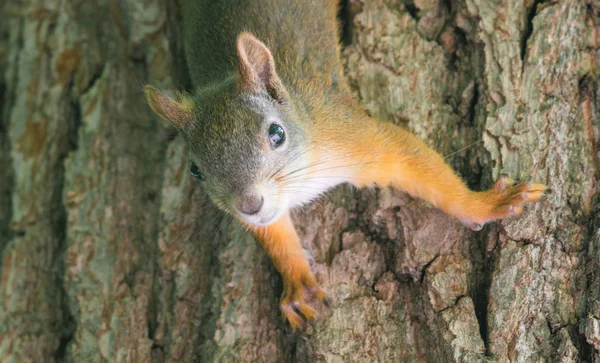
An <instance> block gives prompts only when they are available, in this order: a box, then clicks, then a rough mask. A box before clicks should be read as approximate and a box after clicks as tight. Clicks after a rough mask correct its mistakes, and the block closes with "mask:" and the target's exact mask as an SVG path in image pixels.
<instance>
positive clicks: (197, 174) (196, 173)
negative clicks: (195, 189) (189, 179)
mask: <svg viewBox="0 0 600 363" xmlns="http://www.w3.org/2000/svg"><path fill="white" fill-rule="evenodd" d="M190 174H192V176H193V177H194V178H198V179H200V180H204V174H202V172H201V171H200V169H199V168H198V166H196V164H192V166H190Z"/></svg>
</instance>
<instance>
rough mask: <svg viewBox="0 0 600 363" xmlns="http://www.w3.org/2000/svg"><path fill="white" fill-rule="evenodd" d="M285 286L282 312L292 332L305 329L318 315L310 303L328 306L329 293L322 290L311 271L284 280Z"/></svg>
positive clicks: (282, 297)
mask: <svg viewBox="0 0 600 363" xmlns="http://www.w3.org/2000/svg"><path fill="white" fill-rule="evenodd" d="M283 284H284V288H283V295H282V296H281V303H280V306H281V312H282V313H283V318H284V319H285V320H287V321H288V322H289V324H290V327H291V328H292V330H296V329H297V328H304V327H305V326H306V323H307V322H309V321H311V320H313V319H314V318H316V317H317V315H318V313H317V311H316V310H315V309H314V308H313V307H311V306H310V303H314V302H318V303H321V304H325V305H328V300H327V293H325V291H324V290H323V289H321V287H320V286H319V284H318V283H317V282H316V281H315V279H314V277H313V276H312V273H311V272H310V271H307V272H305V273H303V274H301V275H299V276H298V277H297V278H288V279H286V278H284V282H283Z"/></svg>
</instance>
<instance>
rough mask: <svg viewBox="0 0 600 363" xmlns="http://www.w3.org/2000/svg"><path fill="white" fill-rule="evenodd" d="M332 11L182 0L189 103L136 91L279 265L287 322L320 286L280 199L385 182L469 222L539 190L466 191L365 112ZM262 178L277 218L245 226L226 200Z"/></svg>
mask: <svg viewBox="0 0 600 363" xmlns="http://www.w3.org/2000/svg"><path fill="white" fill-rule="evenodd" d="M336 11H337V2H336V1H333V0H327V1H323V0H306V1H305V0H303V1H293V2H287V1H283V0H252V1H248V0H226V1H213V0H210V1H209V0H184V12H183V14H184V35H185V40H186V55H187V59H188V66H189V68H190V72H191V75H192V80H193V83H194V85H195V86H196V87H197V89H196V92H195V95H194V103H193V107H190V102H188V101H181V100H173V99H171V98H169V97H166V96H163V95H161V94H160V93H158V91H156V90H155V89H153V88H147V89H146V95H147V98H148V102H149V103H150V105H151V106H152V108H153V109H154V110H155V112H157V113H158V114H159V115H160V116H161V117H163V118H166V119H168V120H170V121H171V122H172V123H173V124H174V125H175V126H176V127H178V128H179V129H180V130H181V132H182V134H183V135H184V137H185V138H186V140H187V142H188V143H189V145H190V158H191V159H192V160H193V161H194V162H195V163H196V164H198V166H199V167H201V168H202V169H203V170H205V171H206V173H205V175H206V181H205V183H204V185H205V190H206V191H207V192H208V194H209V195H210V196H211V198H212V199H213V201H214V202H215V204H217V205H218V206H219V207H220V208H222V209H224V210H226V211H228V212H230V213H232V214H233V215H234V216H236V217H238V218H239V219H240V220H242V223H244V224H245V225H246V226H247V227H248V228H249V229H250V230H251V231H252V232H253V233H254V235H255V237H256V239H257V240H258V241H259V242H260V244H261V245H262V246H263V248H264V249H265V251H266V253H267V254H268V255H269V257H270V258H271V260H272V261H273V264H274V265H275V267H276V268H277V270H278V271H279V272H280V273H281V275H282V277H283V282H284V293H283V296H282V299H281V310H282V312H283V315H284V317H285V318H286V320H287V321H288V322H289V323H290V325H291V326H292V327H293V328H297V327H300V326H302V325H304V323H305V322H306V321H307V320H310V319H312V318H314V317H315V316H316V311H315V309H313V307H311V306H310V304H309V303H308V301H309V300H310V298H311V297H314V298H316V299H317V300H324V299H325V293H324V292H323V290H322V289H321V288H320V287H319V285H318V284H317V282H316V281H315V278H314V276H313V275H312V272H311V271H310V267H309V264H308V261H307V257H306V255H305V253H304V251H303V250H302V248H301V245H300V242H299V239H298V236H297V235H296V231H295V229H294V226H293V224H292V222H291V219H290V217H289V214H288V211H287V209H284V210H279V209H278V208H279V207H280V205H283V206H284V208H288V207H293V206H295V205H297V204H301V203H306V202H309V201H310V200H311V199H312V198H313V197H315V196H316V195H317V194H319V193H321V192H322V191H323V190H326V189H327V188H329V187H332V186H333V185H335V184H338V183H342V182H350V183H352V184H354V185H356V186H358V187H363V186H374V185H377V186H382V187H384V186H393V187H395V188H398V189H401V190H405V191H406V192H408V193H409V194H411V195H413V196H415V197H418V198H422V199H424V200H427V201H429V202H430V203H432V204H433V205H435V206H436V207H438V208H440V209H442V210H443V211H445V212H446V213H448V214H450V215H453V216H455V217H456V218H458V219H459V220H461V221H462V222H463V223H465V224H466V225H468V226H470V227H471V228H473V229H478V228H481V226H482V225H483V224H484V223H486V222H489V221H493V220H496V219H500V218H504V217H508V216H513V215H517V214H519V213H520V212H521V211H522V210H523V207H522V206H523V204H525V203H527V202H533V201H537V200H538V199H540V198H541V197H542V195H543V192H544V190H545V189H546V187H545V186H544V185H541V184H530V183H519V184H516V185H514V182H513V181H512V180H510V179H508V178H502V179H500V180H499V181H498V182H497V183H496V185H495V186H494V187H493V188H492V189H490V190H488V191H484V192H476V191H471V190H469V189H468V188H467V186H466V185H465V184H464V182H463V181H462V180H461V179H460V178H459V177H458V176H457V175H456V174H455V173H454V172H453V171H452V169H451V168H450V167H449V166H448V165H447V164H446V162H445V161H444V159H443V158H442V157H441V156H440V155H439V154H438V153H436V152H435V151H433V150H432V149H431V148H429V147H428V146H427V145H426V144H425V143H424V142H423V141H421V140H419V139H418V138H417V137H415V136H414V135H412V134H410V133H409V132H407V131H406V130H403V129H401V128H399V127H396V126H394V125H392V124H389V123H384V122H381V121H379V120H376V119H374V118H370V117H368V116H367V115H366V114H365V113H364V112H363V111H362V110H360V109H359V108H358V107H357V106H356V104H355V102H354V101H353V100H352V99H351V98H350V96H349V92H348V90H349V87H348V85H347V83H346V81H345V79H344V77H343V74H342V66H341V61H340V59H339V45H338V39H337V31H338V29H337V21H336ZM259 39H260V40H259ZM263 42H264V43H263ZM265 43H266V44H265ZM184 100H187V99H184ZM273 119H275V120H277V122H279V123H280V124H281V125H284V126H285V127H286V131H287V134H286V135H288V139H289V140H288V141H287V144H286V147H285V148H283V149H273V148H271V147H270V146H269V144H268V142H267V139H266V131H265V130H267V128H268V126H269V123H271V122H272V120H273ZM261 183H269V184H268V187H266V188H265V187H264V186H263V189H261V190H263V192H261V193H265V194H264V196H266V197H267V198H268V201H269V203H265V204H266V205H270V206H268V207H264V208H263V209H268V210H269V211H272V212H273V213H275V212H278V213H279V214H277V213H276V214H274V215H279V216H280V217H279V218H278V219H273V220H272V221H270V220H269V223H267V224H268V225H259V224H260V223H249V222H248V220H249V218H250V217H248V216H244V215H242V214H240V213H239V211H237V210H236V207H235V205H236V202H237V201H238V200H240V198H242V197H244V196H247V195H249V194H248V193H250V192H252V191H253V190H254V189H253V188H255V187H256V185H260V184H261ZM249 191H250V192H249ZM302 193H305V194H307V195H306V196H305V197H302V198H299V197H298V195H302ZM261 196H262V195H261ZM294 198H295V199H294ZM303 198H304V199H303ZM286 203H287V204H286ZM273 218H275V217H273ZM267 220H268V219H267Z"/></svg>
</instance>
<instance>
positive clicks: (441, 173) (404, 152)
mask: <svg viewBox="0 0 600 363" xmlns="http://www.w3.org/2000/svg"><path fill="white" fill-rule="evenodd" d="M327 116H328V119H327V120H322V122H317V123H316V124H317V125H320V126H319V127H317V128H322V129H321V130H315V131H316V132H315V133H316V134H317V135H328V134H330V135H338V134H342V131H343V132H344V140H337V139H336V138H335V137H332V138H331V139H330V140H320V141H319V144H322V143H325V144H329V145H330V146H329V148H330V150H329V151H328V152H327V153H324V152H320V153H321V154H323V155H329V156H326V157H325V156H313V157H316V158H319V157H320V158H323V159H324V160H325V161H324V163H323V165H324V167H322V169H327V170H328V171H327V173H328V175H327V176H329V177H333V176H337V177H339V176H343V177H345V178H347V179H348V180H349V181H350V182H351V183H353V184H354V185H356V186H358V187H363V186H372V185H378V186H393V187H395V188H398V189H401V190H404V191H406V192H408V193H409V194H410V195H412V196H415V197H419V198H421V199H424V200H426V201H428V202H430V203H431V204H433V205H434V206H436V207H438V208H440V209H441V210H443V211H445V212H446V213H448V214H450V215H453V216H455V217H457V218H458V219H460V220H461V221H462V222H464V223H465V224H466V225H468V226H470V227H471V228H473V229H478V228H480V227H481V225H483V224H484V223H486V222H489V221H493V220H497V219H500V218H504V217H508V216H513V215H517V214H519V213H520V212H521V211H522V207H521V205H522V204H524V203H527V202H534V201H537V200H539V199H540V198H541V197H542V195H543V192H544V190H546V186H544V185H542V184H531V183H518V184H516V185H513V184H514V181H513V180H511V179H508V178H502V179H500V180H499V181H498V182H497V184H496V185H495V186H494V187H493V188H491V189H490V190H488V191H484V192H476V191H471V190H469V189H468V187H467V186H466V185H465V183H464V182H463V181H462V180H461V179H460V178H459V177H458V176H457V175H456V174H455V173H454V171H453V170H452V169H451V168H450V166H449V165H448V164H446V162H445V161H444V159H443V158H442V156H441V155H439V154H438V153H437V152H435V151H434V150H432V149H431V148H429V147H428V146H427V145H426V144H425V143H424V142H423V141H422V140H420V139H418V138H417V137H416V136H415V135H413V134H411V133H410V132H408V131H406V130H404V129H402V128H400V127H397V126H394V125H392V124H389V123H385V122H381V121H379V120H376V119H373V118H370V117H368V116H366V115H363V114H362V113H360V112H354V113H350V114H345V115H344V116H343V120H340V119H336V118H335V117H334V118H331V115H330V114H328V115H327ZM348 116H350V117H348ZM349 123H351V124H352V125H353V126H352V129H351V130H350V129H349V128H348V127H347V125H348V124H349ZM317 154H319V152H317ZM332 154H333V155H335V156H334V157H331V155H332ZM327 159H330V161H327ZM339 160H343V163H340V161H339ZM344 163H345V164H346V165H343V164H344ZM340 164H342V165H340Z"/></svg>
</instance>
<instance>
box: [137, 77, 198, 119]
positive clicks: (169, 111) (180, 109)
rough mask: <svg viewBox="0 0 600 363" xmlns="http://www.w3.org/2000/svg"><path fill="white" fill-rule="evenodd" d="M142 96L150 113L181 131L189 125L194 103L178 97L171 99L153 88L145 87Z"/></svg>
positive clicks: (185, 97)
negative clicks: (150, 109)
mask: <svg viewBox="0 0 600 363" xmlns="http://www.w3.org/2000/svg"><path fill="white" fill-rule="evenodd" d="M144 94H145V95H146V100H147V101H148V104H149V105H150V107H151V108H152V111H154V112H155V113H156V114H157V115H159V116H160V117H162V118H163V119H164V120H167V121H169V122H170V123H171V124H172V125H173V126H175V127H176V128H178V129H183V128H186V127H189V126H190V125H191V123H192V120H193V110H194V103H193V101H192V100H191V99H190V98H189V97H187V96H183V95H180V96H179V97H177V99H173V98H171V97H169V96H165V95H164V94H162V93H161V92H160V91H159V90H158V89H156V88H155V87H153V86H145V87H144Z"/></svg>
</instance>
